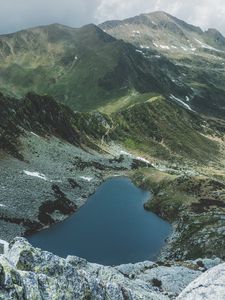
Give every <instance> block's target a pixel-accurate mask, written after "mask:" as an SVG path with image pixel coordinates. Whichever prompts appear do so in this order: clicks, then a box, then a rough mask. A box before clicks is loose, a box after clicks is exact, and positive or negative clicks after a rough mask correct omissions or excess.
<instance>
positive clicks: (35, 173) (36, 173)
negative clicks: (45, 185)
mask: <svg viewBox="0 0 225 300" xmlns="http://www.w3.org/2000/svg"><path fill="white" fill-rule="evenodd" d="M23 172H24V174H26V175H28V176H32V177H37V178H40V179H42V180H45V181H47V180H48V179H47V177H46V176H45V175H44V174H41V173H39V172H30V171H26V170H23Z"/></svg>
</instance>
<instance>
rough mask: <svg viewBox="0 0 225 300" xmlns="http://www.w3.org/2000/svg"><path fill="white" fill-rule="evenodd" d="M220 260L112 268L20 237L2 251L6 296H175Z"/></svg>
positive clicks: (50, 299) (0, 285) (124, 299)
mask: <svg viewBox="0 0 225 300" xmlns="http://www.w3.org/2000/svg"><path fill="white" fill-rule="evenodd" d="M217 263H220V260H216V259H215V260H213V261H210V260H207V262H205V264H204V261H201V262H200V260H198V261H193V262H192V261H187V262H182V263H181V262H164V263H162V262H161V263H159V262H157V263H153V262H149V261H146V262H141V263H137V264H127V265H121V266H117V267H110V266H102V265H98V264H93V263H89V262H87V261H86V260H85V259H81V258H78V257H75V256H68V257H67V258H66V259H63V258H60V257H58V256H56V255H53V254H52V253H49V252H46V251H42V250H41V249H37V248H33V247H32V246H31V245H30V244H29V243H28V242H27V240H25V239H23V238H16V239H14V240H13V241H12V242H11V243H10V244H9V250H8V252H7V253H6V254H5V255H1V256H0V300H2V299H4V300H14V299H20V300H33V299H34V300H39V299H40V300H62V299H63V300H75V299H78V300H81V299H82V300H85V299H87V300H92V299H93V300H168V299H175V297H176V296H178V294H179V293H180V292H181V291H182V290H183V289H184V288H185V287H186V286H187V285H188V284H189V283H190V282H191V281H193V280H194V279H196V278H197V277H198V276H199V275H200V274H201V273H202V272H204V271H205V270H206V269H207V265H209V266H211V265H216V264H217ZM203 266H204V267H203Z"/></svg>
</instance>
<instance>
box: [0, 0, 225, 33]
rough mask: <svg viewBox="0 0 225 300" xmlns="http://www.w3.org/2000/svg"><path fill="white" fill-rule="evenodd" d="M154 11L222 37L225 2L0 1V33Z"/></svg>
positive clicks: (174, 0) (113, 0) (119, 0)
mask: <svg viewBox="0 0 225 300" xmlns="http://www.w3.org/2000/svg"><path fill="white" fill-rule="evenodd" d="M156 10H163V11H166V12H168V13H171V14H172V15H174V16H176V17H178V18H181V19H183V20H185V21H187V22H189V23H192V24H195V25H198V26H200V27H202V28H203V29H207V28H209V27H214V28H217V29H219V30H220V31H221V32H222V33H223V34H224V35H225V0H0V33H8V32H14V31H16V30H20V29H23V28H28V27H33V26H37V25H45V24H51V23H61V24H65V25H69V26H72V27H79V26H81V25H84V24H87V23H95V24H98V23H100V22H103V21H105V20H111V19H123V18H126V17H131V16H135V15H138V14H140V13H144V12H152V11H156Z"/></svg>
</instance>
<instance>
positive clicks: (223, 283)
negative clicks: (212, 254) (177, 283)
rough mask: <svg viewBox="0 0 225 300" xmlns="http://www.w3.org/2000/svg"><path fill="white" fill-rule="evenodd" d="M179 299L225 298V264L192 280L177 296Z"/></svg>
mask: <svg viewBox="0 0 225 300" xmlns="http://www.w3.org/2000/svg"><path fill="white" fill-rule="evenodd" d="M177 299H179V300H213V299H215V300H224V299H225V264H221V265H218V266H216V267H214V268H212V269H210V270H208V271H207V272H205V273H203V274H202V275H201V276H199V277H198V278H197V279H196V280H194V281H193V282H191V283H190V284H189V285H188V286H187V287H186V288H185V289H184V290H183V292H182V293H181V294H180V296H179V297H178V298H177Z"/></svg>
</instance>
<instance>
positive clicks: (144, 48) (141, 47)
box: [140, 45, 149, 49]
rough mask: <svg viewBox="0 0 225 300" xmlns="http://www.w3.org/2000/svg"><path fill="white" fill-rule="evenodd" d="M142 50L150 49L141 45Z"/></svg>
mask: <svg viewBox="0 0 225 300" xmlns="http://www.w3.org/2000/svg"><path fill="white" fill-rule="evenodd" d="M140 48H141V49H149V47H148V46H144V45H140Z"/></svg>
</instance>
